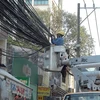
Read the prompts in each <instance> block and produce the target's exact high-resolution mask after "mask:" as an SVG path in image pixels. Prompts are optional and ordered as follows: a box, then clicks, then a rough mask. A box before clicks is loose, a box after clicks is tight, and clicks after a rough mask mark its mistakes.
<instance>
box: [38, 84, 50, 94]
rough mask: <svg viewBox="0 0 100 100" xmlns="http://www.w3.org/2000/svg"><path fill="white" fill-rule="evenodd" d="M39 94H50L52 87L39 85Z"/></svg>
mask: <svg viewBox="0 0 100 100" xmlns="http://www.w3.org/2000/svg"><path fill="white" fill-rule="evenodd" d="M38 95H39V96H50V88H48V87H42V86H39V87H38Z"/></svg>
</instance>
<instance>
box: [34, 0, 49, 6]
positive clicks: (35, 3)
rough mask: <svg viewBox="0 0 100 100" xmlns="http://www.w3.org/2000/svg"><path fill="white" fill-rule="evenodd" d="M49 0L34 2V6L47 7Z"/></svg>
mask: <svg viewBox="0 0 100 100" xmlns="http://www.w3.org/2000/svg"><path fill="white" fill-rule="evenodd" d="M47 4H48V0H34V5H47Z"/></svg>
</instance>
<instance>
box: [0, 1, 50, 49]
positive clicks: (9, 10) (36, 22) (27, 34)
mask: <svg viewBox="0 0 100 100" xmlns="http://www.w3.org/2000/svg"><path fill="white" fill-rule="evenodd" d="M20 1H24V0H9V1H8V0H0V21H1V25H0V28H1V29H2V30H5V31H6V32H7V33H9V34H14V36H17V37H21V38H23V39H26V40H28V41H29V42H32V43H34V44H37V45H40V46H43V47H46V46H49V45H50V43H49V41H48V39H47V38H46V35H47V36H51V33H50V32H49V31H48V29H47V28H46V26H45V25H44V24H43V22H42V21H41V20H40V19H39V18H38V16H37V15H36V14H35V13H34V12H33V11H32V10H31V9H30V8H29V7H28V6H27V5H26V3H24V2H23V3H21V2H20ZM10 32H11V33H10Z"/></svg>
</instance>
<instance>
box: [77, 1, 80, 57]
mask: <svg viewBox="0 0 100 100" xmlns="http://www.w3.org/2000/svg"><path fill="white" fill-rule="evenodd" d="M77 57H80V3H78V5H77Z"/></svg>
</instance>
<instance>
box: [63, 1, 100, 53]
mask: <svg viewBox="0 0 100 100" xmlns="http://www.w3.org/2000/svg"><path fill="white" fill-rule="evenodd" d="M85 2H86V5H87V7H93V3H92V0H85ZM94 2H95V6H96V7H100V3H99V0H94ZM77 3H80V6H81V7H83V6H84V3H83V0H63V10H65V11H68V12H70V13H75V14H76V15H77ZM92 10H93V9H88V10H87V11H88V14H89V13H90V12H91V11H92ZM96 15H97V21H98V22H97V23H98V31H99V34H100V9H97V10H96ZM80 17H81V18H82V20H83V19H84V18H86V10H85V9H80ZM89 21H90V27H91V33H92V37H93V38H94V41H95V42H94V45H95V51H96V55H100V46H99V43H98V36H97V30H96V23H95V16H94V12H93V13H92V14H91V15H90V17H89ZM82 25H84V26H85V27H86V29H87V32H88V34H90V31H89V27H88V22H87V19H86V20H85V21H84V22H83V24H82Z"/></svg>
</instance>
